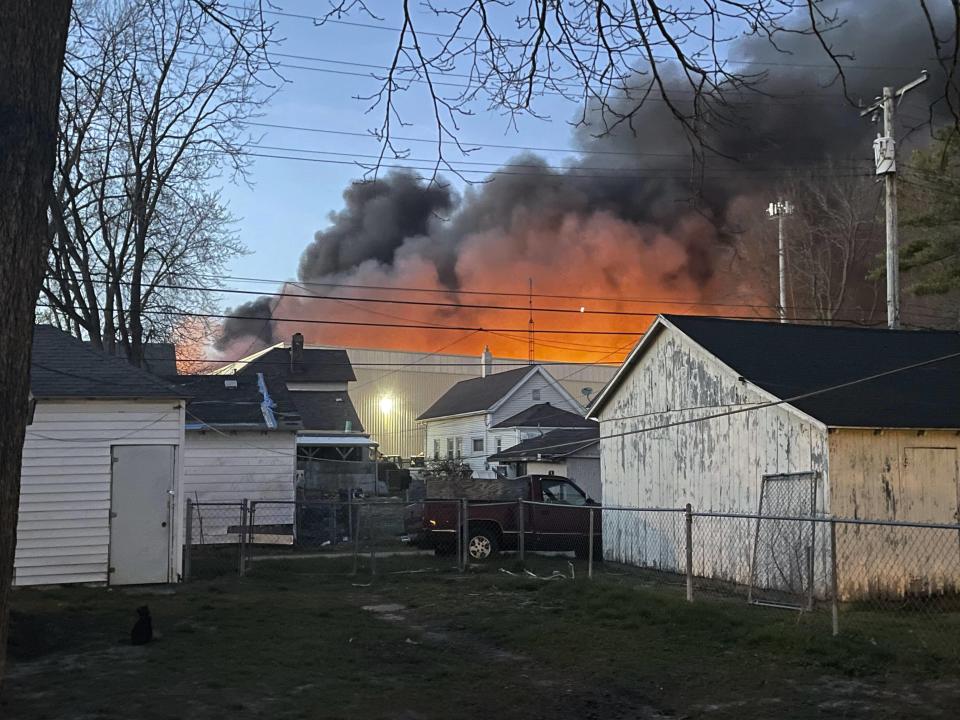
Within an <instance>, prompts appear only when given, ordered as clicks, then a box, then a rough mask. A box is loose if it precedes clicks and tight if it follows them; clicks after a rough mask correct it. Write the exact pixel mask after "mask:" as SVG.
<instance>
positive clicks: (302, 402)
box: [290, 390, 363, 433]
mask: <svg viewBox="0 0 960 720" xmlns="http://www.w3.org/2000/svg"><path fill="white" fill-rule="evenodd" d="M290 397H291V398H292V399H293V404H294V406H295V407H296V408H297V411H298V412H299V413H300V418H301V419H302V420H303V429H304V430H305V431H307V432H334V433H342V432H346V425H347V421H348V420H349V421H350V432H351V433H363V424H362V423H361V422H360V418H359V417H358V416H357V410H356V408H354V406H353V402H352V401H351V400H350V396H349V395H348V394H347V393H346V392H344V391H342V390H340V391H329V392H328V391H323V392H308V391H301V390H293V391H291V392H290Z"/></svg>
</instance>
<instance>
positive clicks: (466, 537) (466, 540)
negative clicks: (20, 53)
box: [460, 500, 470, 570]
mask: <svg viewBox="0 0 960 720" xmlns="http://www.w3.org/2000/svg"><path fill="white" fill-rule="evenodd" d="M460 507H461V508H462V510H461V513H460V517H461V518H462V520H463V522H462V528H461V532H462V533H463V539H462V540H461V541H460V542H461V545H462V547H463V569H464V570H466V569H467V566H468V565H469V564H470V506H469V505H467V501H466V500H461V501H460Z"/></svg>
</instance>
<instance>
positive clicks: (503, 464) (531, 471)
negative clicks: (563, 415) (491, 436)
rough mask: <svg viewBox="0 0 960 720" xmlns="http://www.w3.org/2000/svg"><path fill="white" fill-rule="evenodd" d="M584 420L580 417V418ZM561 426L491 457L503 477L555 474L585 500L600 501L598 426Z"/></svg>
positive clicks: (528, 438) (593, 424)
mask: <svg viewBox="0 0 960 720" xmlns="http://www.w3.org/2000/svg"><path fill="white" fill-rule="evenodd" d="M580 420H582V421H583V420H584V418H580ZM585 422H589V423H590V424H591V425H592V427H561V428H555V429H550V430H546V431H545V432H540V433H538V434H536V435H534V436H532V437H527V438H525V439H524V440H522V441H521V442H519V443H517V444H516V445H513V446H512V447H509V448H508V449H506V450H503V451H501V452H499V453H496V454H494V455H491V456H490V458H489V461H490V464H491V465H496V466H497V467H498V469H499V471H500V472H501V474H503V475H505V476H506V477H520V476H522V475H559V476H561V477H565V478H568V479H569V480H573V481H574V482H575V483H576V484H577V485H578V486H579V487H580V489H581V490H583V491H584V492H585V493H586V494H587V497H589V498H590V499H591V500H595V501H597V502H602V500H603V488H602V487H601V484H600V426H599V424H598V423H596V422H593V421H589V420H586V421H585Z"/></svg>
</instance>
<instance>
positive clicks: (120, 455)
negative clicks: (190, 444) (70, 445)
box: [110, 445, 174, 585]
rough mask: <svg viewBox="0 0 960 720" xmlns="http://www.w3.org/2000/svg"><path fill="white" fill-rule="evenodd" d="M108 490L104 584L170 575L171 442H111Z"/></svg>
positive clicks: (146, 580) (158, 579)
mask: <svg viewBox="0 0 960 720" xmlns="http://www.w3.org/2000/svg"><path fill="white" fill-rule="evenodd" d="M112 454H113V479H112V483H111V492H110V584H111V585H137V584H146V583H165V582H168V581H169V579H170V576H169V573H170V516H171V504H172V500H173V463H174V447H173V446H172V445H115V446H113V448H112Z"/></svg>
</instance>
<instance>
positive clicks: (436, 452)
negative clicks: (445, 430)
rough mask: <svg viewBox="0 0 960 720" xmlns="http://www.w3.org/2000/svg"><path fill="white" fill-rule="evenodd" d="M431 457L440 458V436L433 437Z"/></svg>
mask: <svg viewBox="0 0 960 720" xmlns="http://www.w3.org/2000/svg"><path fill="white" fill-rule="evenodd" d="M433 459H434V460H439V459H440V438H434V439H433Z"/></svg>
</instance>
